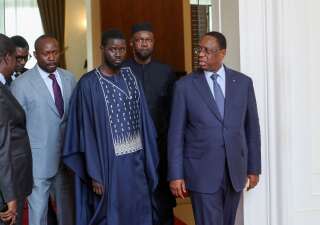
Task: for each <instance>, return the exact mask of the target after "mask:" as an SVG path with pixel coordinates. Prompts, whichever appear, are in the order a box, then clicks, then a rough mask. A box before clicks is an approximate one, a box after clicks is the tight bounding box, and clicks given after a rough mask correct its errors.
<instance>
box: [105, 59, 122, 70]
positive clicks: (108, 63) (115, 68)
mask: <svg viewBox="0 0 320 225" xmlns="http://www.w3.org/2000/svg"><path fill="white" fill-rule="evenodd" d="M104 63H105V64H106V65H107V66H108V67H109V68H110V69H112V70H119V69H120V68H121V66H122V64H123V63H120V64H112V63H111V62H109V61H108V60H107V59H105V60H104Z"/></svg>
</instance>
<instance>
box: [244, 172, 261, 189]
mask: <svg viewBox="0 0 320 225" xmlns="http://www.w3.org/2000/svg"><path fill="white" fill-rule="evenodd" d="M248 182H249V185H248V188H247V191H249V190H250V189H252V188H254V187H255V186H257V184H258V182H259V175H255V174H250V175H248Z"/></svg>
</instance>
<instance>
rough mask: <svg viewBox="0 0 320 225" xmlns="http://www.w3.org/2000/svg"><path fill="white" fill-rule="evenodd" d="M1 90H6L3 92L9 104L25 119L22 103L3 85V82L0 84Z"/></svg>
mask: <svg viewBox="0 0 320 225" xmlns="http://www.w3.org/2000/svg"><path fill="white" fill-rule="evenodd" d="M0 88H2V89H4V90H3V92H4V94H5V95H6V97H7V98H8V102H9V104H11V105H12V106H13V108H14V109H15V110H16V112H17V113H19V114H21V115H22V116H23V118H24V110H23V108H22V106H21V105H20V103H19V102H18V101H17V99H16V98H15V97H14V96H13V94H12V93H11V91H10V90H9V89H8V88H7V87H6V86H5V85H3V84H2V83H1V82H0Z"/></svg>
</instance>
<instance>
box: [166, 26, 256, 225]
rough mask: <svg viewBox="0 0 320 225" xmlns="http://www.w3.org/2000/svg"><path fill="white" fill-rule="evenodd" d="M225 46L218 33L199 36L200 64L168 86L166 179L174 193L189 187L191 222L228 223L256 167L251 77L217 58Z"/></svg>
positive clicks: (202, 224)
mask: <svg viewBox="0 0 320 225" xmlns="http://www.w3.org/2000/svg"><path fill="white" fill-rule="evenodd" d="M226 48H227V43H226V39H225V37H224V35H223V34H221V33H219V32H215V31H213V32H209V33H206V34H205V35H204V36H202V38H201V40H200V43H199V48H198V49H197V50H198V51H197V53H198V59H199V65H200V70H199V71H196V72H194V73H192V74H190V75H189V76H186V77H185V78H183V79H181V80H180V81H178V82H177V83H176V86H175V91H174V97H173V104H172V113H171V120H170V128H169V135H168V139H169V140H168V164H169V168H168V170H169V173H168V179H169V180H170V188H171V191H172V193H173V194H174V195H175V196H177V197H181V198H184V195H185V194H186V193H187V192H189V193H190V196H191V201H192V205H193V211H194V215H195V221H196V225H234V222H235V216H236V211H237V207H238V204H239V199H240V193H241V191H242V190H243V189H244V188H245V186H246V184H247V185H248V187H247V189H248V190H249V189H251V188H254V187H255V186H256V185H257V183H258V181H259V174H260V173H261V156H260V155H261V152H260V128H259V120H258V112H257V105H256V99H255V95H254V89H253V83H252V80H251V79H250V78H249V77H248V76H246V75H244V74H242V73H240V72H237V71H234V70H232V69H230V68H228V67H227V66H225V65H224V64H223V60H224V57H225V55H226ZM247 182H248V183H247Z"/></svg>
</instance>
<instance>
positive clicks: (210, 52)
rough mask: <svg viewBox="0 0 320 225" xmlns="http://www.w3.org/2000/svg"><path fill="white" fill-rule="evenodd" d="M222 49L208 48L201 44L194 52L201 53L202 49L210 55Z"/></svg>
mask: <svg viewBox="0 0 320 225" xmlns="http://www.w3.org/2000/svg"><path fill="white" fill-rule="evenodd" d="M220 50H221V49H208V48H206V47H201V46H199V47H196V48H194V50H193V51H194V53H195V54H196V55H199V54H200V53H201V52H202V51H203V52H204V53H205V54H206V55H210V54H212V55H213V54H216V53H218V52H219V51H220Z"/></svg>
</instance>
